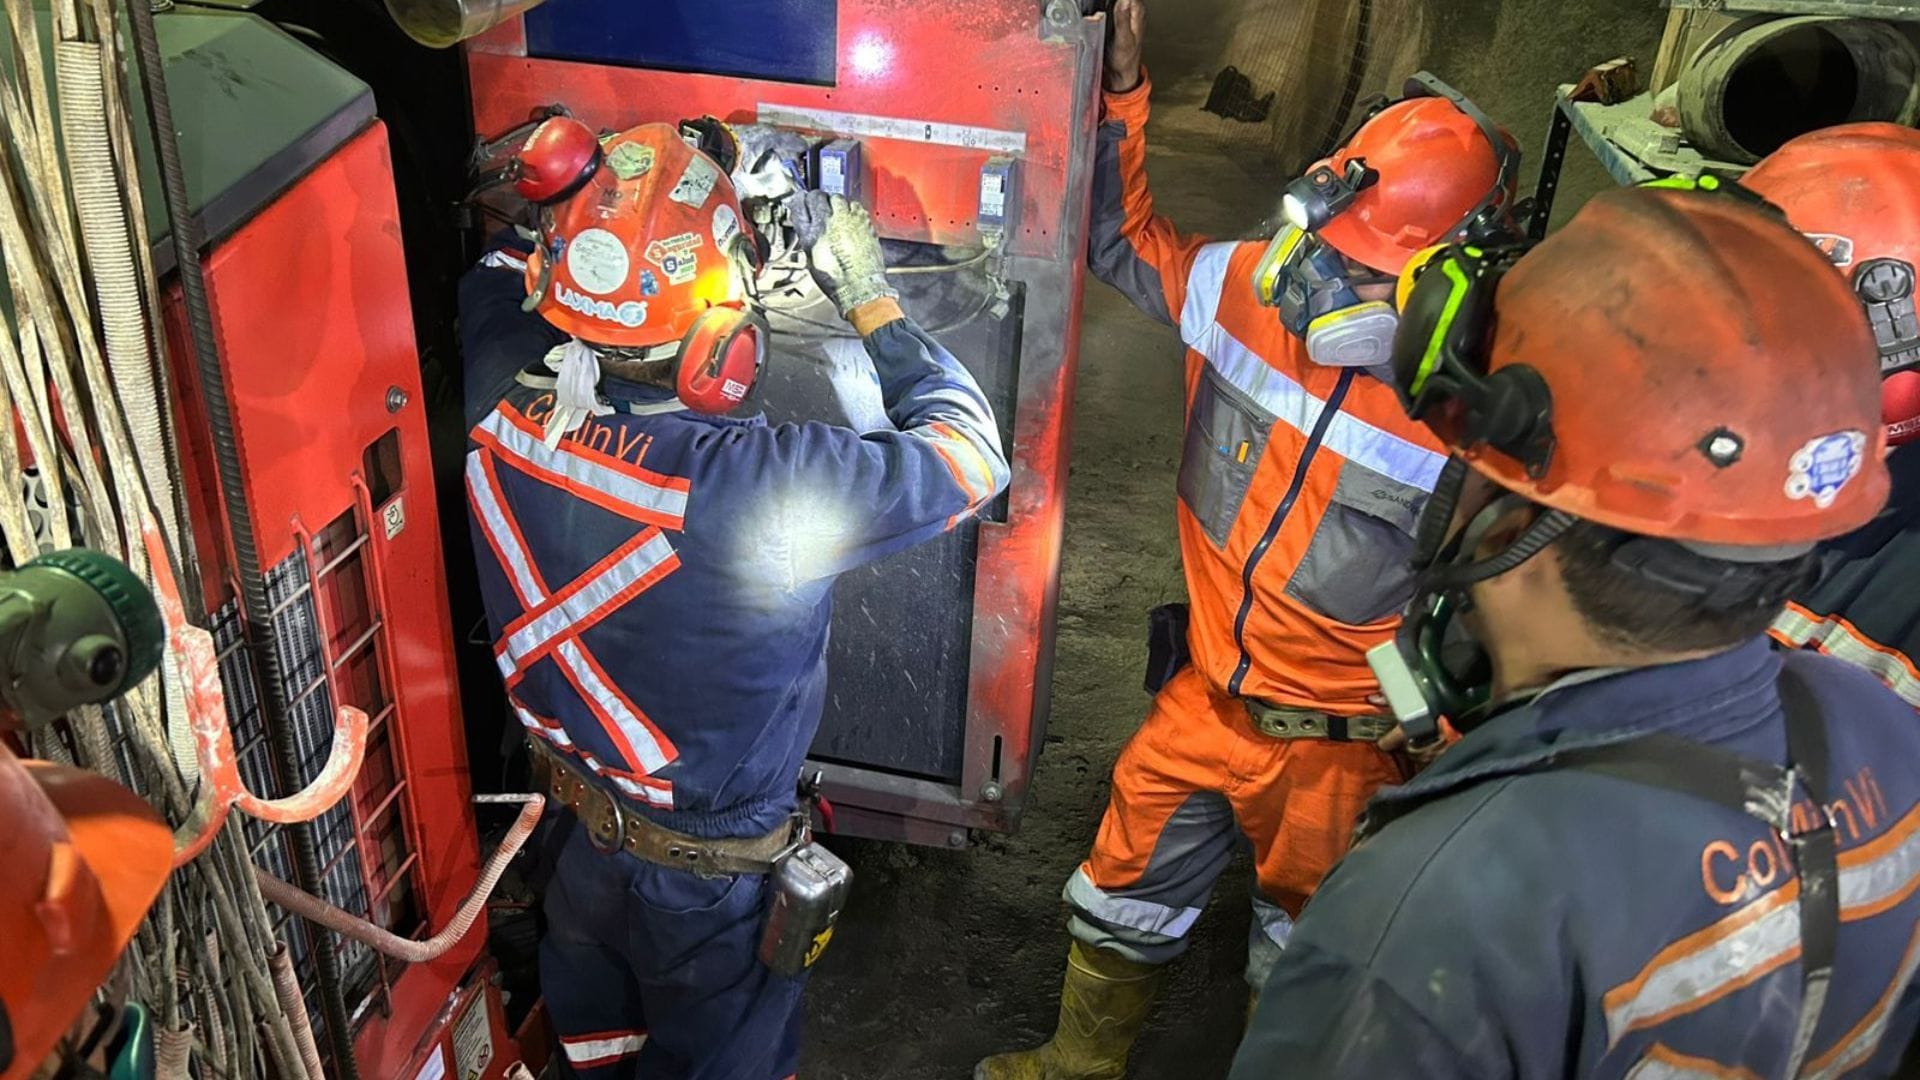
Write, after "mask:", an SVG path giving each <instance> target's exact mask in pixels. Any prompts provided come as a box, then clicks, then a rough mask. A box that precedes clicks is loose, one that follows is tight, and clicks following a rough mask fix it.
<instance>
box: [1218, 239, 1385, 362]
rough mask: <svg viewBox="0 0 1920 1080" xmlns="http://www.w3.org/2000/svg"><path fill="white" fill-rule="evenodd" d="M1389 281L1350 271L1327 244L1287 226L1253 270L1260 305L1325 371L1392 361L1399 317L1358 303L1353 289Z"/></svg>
mask: <svg viewBox="0 0 1920 1080" xmlns="http://www.w3.org/2000/svg"><path fill="white" fill-rule="evenodd" d="M1394 280H1395V279H1394V278H1393V277H1390V276H1386V275H1376V274H1372V273H1369V272H1366V271H1364V270H1362V271H1359V272H1356V271H1355V269H1353V268H1350V267H1349V265H1348V263H1347V260H1346V258H1345V257H1344V256H1342V255H1341V254H1340V253H1339V252H1338V251H1335V250H1334V249H1333V247H1332V245H1330V244H1328V243H1327V242H1326V241H1324V240H1322V239H1320V238H1319V237H1317V236H1315V235H1314V234H1312V233H1310V232H1308V231H1306V230H1305V229H1302V228H1300V227H1299V226H1297V225H1295V224H1293V223H1292V222H1287V223H1286V224H1283V225H1281V226H1280V232H1279V233H1278V234H1277V235H1276V236H1274V238H1273V243H1272V244H1269V245H1268V246H1267V253H1266V254H1265V255H1264V256H1262V257H1261V260H1260V265H1259V266H1258V267H1257V268H1256V269H1255V270H1254V290H1255V292H1256V293H1257V294H1258V296H1259V298H1260V302H1261V303H1262V304H1265V305H1267V306H1268V307H1275V308H1279V309H1280V322H1281V325H1283V326H1285V327H1286V328H1287V330H1288V331H1290V332H1291V333H1293V334H1295V335H1296V336H1298V337H1299V338H1300V339H1301V340H1302V341H1304V342H1306V345H1307V355H1308V356H1309V357H1310V358H1311V359H1312V360H1313V362H1314V363H1316V364H1324V365H1326V366H1328V367H1376V366H1379V365H1381V364H1385V363H1387V361H1388V360H1389V359H1390V358H1391V357H1392V355H1393V335H1394V331H1395V330H1397V329H1398V328H1399V326H1400V316H1399V315H1398V314H1397V313H1396V312H1395V311H1394V308H1393V305H1392V304H1391V303H1389V302H1387V301H1385V300H1371V301H1363V300H1361V299H1360V296H1359V293H1357V292H1356V291H1355V290H1356V288H1358V287H1360V286H1365V285H1390V284H1392V283H1393V282H1394Z"/></svg>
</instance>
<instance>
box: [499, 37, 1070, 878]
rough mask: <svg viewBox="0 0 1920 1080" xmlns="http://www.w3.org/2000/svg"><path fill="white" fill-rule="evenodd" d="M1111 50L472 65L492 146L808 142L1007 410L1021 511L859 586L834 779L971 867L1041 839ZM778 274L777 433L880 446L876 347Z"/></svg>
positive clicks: (838, 639) (811, 42) (840, 631)
mask: <svg viewBox="0 0 1920 1080" xmlns="http://www.w3.org/2000/svg"><path fill="white" fill-rule="evenodd" d="M1102 30H1103V27H1102V23H1101V21H1100V20H1098V19H1086V18H1083V17H1082V16H1081V13H1080V8H1079V5H1078V4H1077V3H1076V2H1074V0H1058V2H1055V3H1053V4H1044V3H1041V2H1039V0H983V2H979V3H972V4H967V5H963V6H962V5H915V4H902V3H899V2H897V0H781V2H777V3H776V2H748V0H743V2H740V3H729V4H721V5H715V4H712V3H702V2H698V0H659V2H655V3H649V4H646V5H634V4H631V3H630V2H628V0H548V2H547V3H545V4H543V5H541V6H539V7H537V8H535V9H533V10H532V11H530V12H528V13H527V14H525V15H523V16H521V17H519V18H517V19H515V20H512V21H510V22H508V23H506V24H504V25H502V26H501V27H499V28H497V29H496V30H494V31H492V32H490V33H489V34H488V35H486V36H484V37H482V38H480V39H478V40H476V41H474V42H472V43H470V44H469V47H468V48H469V53H468V65H469V71H470V74H471V81H472V86H473V98H474V121H475V127H476V129H477V130H479V131H497V130H504V129H506V128H508V127H511V126H513V125H514V124H516V123H519V122H521V121H523V120H524V119H525V118H526V117H527V115H528V114H529V112H530V111H531V110H532V109H534V108H536V107H538V106H542V105H546V104H549V103H552V102H555V101H564V102H565V103H566V104H567V105H568V106H569V107H570V108H572V109H573V111H574V112H575V114H576V115H578V116H580V118H581V119H583V120H584V121H586V122H587V123H588V124H590V125H593V126H596V127H604V128H610V129H618V128H625V127H628V126H631V125H634V124H637V123H642V122H647V121H658V120H667V121H675V120H680V119H684V118H688V117H695V116H700V115H707V114H710V115H714V116H718V117H720V118H722V119H724V120H727V121H730V122H740V123H763V124H773V125H777V126H781V127H786V128H789V129H792V130H794V131H796V132H798V133H800V134H802V135H804V136H806V137H807V138H808V140H809V141H810V142H811V143H812V144H813V145H814V147H815V148H816V149H815V153H814V154H813V156H812V157H811V158H810V160H809V170H808V171H809V176H808V183H809V184H810V185H811V186H815V187H820V188H824V189H827V190H831V191H835V192H836V193H841V194H846V195H848V196H849V197H852V198H857V199H859V200H860V201H862V202H864V203H865V204H866V205H867V206H868V208H869V209H871V210H872V212H873V215H874V219H875V221H876V223H877V224H878V226H879V229H880V232H881V235H882V238H883V240H884V241H885V242H886V243H887V245H888V248H889V257H890V263H891V264H892V265H893V266H894V267H895V268H896V269H900V268H909V269H910V272H909V273H905V274H899V275H897V276H896V279H895V284H896V285H897V286H898V287H899V288H900V290H901V293H902V301H903V303H904V305H905V306H906V308H907V310H908V311H909V312H910V313H911V314H912V315H913V316H914V318H915V319H916V320H917V321H918V322H920V324H921V325H922V326H925V327H927V328H928V329H930V330H932V331H934V333H935V336H937V337H938V338H939V339H940V340H941V341H942V342H943V343H945V344H946V345H947V346H948V348H950V349H951V350H952V351H953V353H954V354H955V355H956V356H958V357H960V359H961V360H962V361H963V362H964V363H966V364H967V366H968V367H969V369H970V370H972V372H973V373H974V375H975V376H976V377H977V378H978V379H979V381H980V384H981V386H982V387H983V388H984V389H985V391H986V393H987V395H988V397H989V399H990V400H991V402H992V404H993V407H994V410H995V413H996V415H997V417H998V418H999V420H1000V424H1001V437H1002V439H1003V440H1004V444H1005V445H1006V446H1007V447H1008V448H1009V456H1010V458H1011V460H1012V463H1013V480H1012V485H1011V487H1010V490H1009V492H1008V494H1007V495H1005V496H1002V497H1001V498H1000V499H999V500H997V501H996V502H995V503H993V504H991V505H989V506H988V507H987V508H986V509H985V510H984V511H983V512H982V513H981V515H980V516H979V518H978V519H977V520H974V521H970V522H967V523H965V524H963V525H962V526H961V527H959V528H957V529H956V530H954V531H953V532H952V533H950V534H948V535H946V536H943V537H941V538H940V539H938V540H936V541H933V542H931V543H928V544H926V545H924V546H922V547H920V548H916V549H914V550H911V551H908V552H904V553H902V554H900V555H897V556H895V557H894V558H892V559H889V560H887V561H886V562H884V563H881V564H879V565H876V566H873V567H869V568H866V569H863V570H858V571H855V572H853V573H851V574H848V575H846V576H845V577H844V578H842V579H841V581H840V583H839V585H838V586H837V588H836V592H835V615H834V624H833V639H832V646H831V653H830V656H829V680H830V685H829V689H828V695H827V704H826V713H825V716H824V718H823V721H822V724H821V729H820V734H819V737H818V739H817V740H816V742H815V744H814V747H813V760H814V762H815V763H816V764H817V765H818V766H819V767H820V768H821V769H822V770H823V772H824V773H825V775H826V779H827V794H828V795H829V797H830V798H831V799H832V800H833V802H834V804H835V806H836V808H837V813H836V815H835V816H836V822H835V824H836V827H837V828H838V829H839V830H840V831H842V832H853V833H858V834H862V835H873V836H884V837H890V838H900V839H908V840H914V841H918V842H924V843H939V844H947V843H953V842H955V841H956V840H959V841H964V837H965V830H966V829H968V828H985V829H993V830H1003V831H1004V830H1011V829H1012V828H1013V827H1014V826H1015V824H1016V823H1017V821H1018V818H1019V813H1020V808H1021V805H1022V803H1023V801H1024V799H1025V795H1026V792H1027V787H1028V781H1029V778H1030V776H1031V773H1032V768H1033V763H1034V758H1035V756H1036V755H1037V753H1038V750H1039V747H1040V745H1041V743H1042V741H1043V735H1044V731H1045V726H1046V710H1047V688H1048V681H1049V677H1050V668H1051V664H1052V649H1053V614H1054V602H1055V596H1056V593H1057V590H1058V583H1059V550H1060V536H1061V524H1062V511H1063V506H1062V501H1063V498H1064V494H1065V481H1066V463H1067V450H1068V447H1067V432H1066V428H1067V424H1066V419H1067V409H1068V407H1069V404H1070V402H1071V400H1072V388H1073V373H1074V366H1075V360H1076V349H1077V345H1078V320H1079V310H1080V308H1079V297H1080V291H1081V285H1082V281H1083V276H1084V265H1085V257H1084V253H1085V251H1086V242H1087V241H1086V230H1087V209H1088V192H1089V188H1090V181H1091V165H1092V149H1093V129H1094V124H1095V122H1096V119H1097V98H1096V91H1097V86H1098V82H1097V79H1098V71H1099V60H1100V43H1101V38H1102ZM781 265H782V264H781V260H780V258H779V256H778V253H776V257H775V260H774V267H773V269H772V270H771V271H770V275H771V280H765V279H763V282H762V287H763V289H764V290H765V292H764V294H763V299H764V300H765V301H766V305H767V307H768V309H769V311H770V314H769V319H770V322H771V323H772V327H773V329H774V331H775V335H776V336H775V351H774V354H773V359H772V362H771V363H770V365H769V370H768V373H767V376H766V381H765V385H764V389H763V391H762V400H763V403H764V405H765V408H766V410H767V413H768V417H769V419H770V420H772V421H774V422H780V421H783V420H826V421H830V422H833V423H839V424H847V425H851V426H854V427H867V426H872V425H874V424H876V423H884V422H885V421H884V418H883V417H878V418H876V417H875V416H874V415H873V413H874V409H873V407H872V406H873V404H874V403H870V402H862V401H860V400H858V399H857V396H854V397H850V396H849V395H848V394H847V393H846V392H845V389H844V387H843V385H842V384H840V383H837V382H836V381H835V380H834V379H833V378H832V374H833V372H834V371H835V369H836V367H837V366H840V365H844V364H846V363H849V362H851V358H849V357H848V356H847V350H854V351H855V352H856V353H857V351H858V350H859V348H860V345H859V342H858V340H857V339H856V338H853V337H852V336H851V334H850V332H849V331H848V330H847V329H846V327H845V326H844V324H842V323H840V322H839V320H838V319H837V318H835V317H834V315H833V312H832V309H831V308H830V307H827V306H825V305H824V304H819V303H817V297H813V296H809V295H808V293H809V287H807V286H806V285H805V283H804V279H805V276H806V275H805V273H804V271H803V270H801V269H799V266H798V263H797V262H794V263H792V264H791V269H792V271H793V272H794V273H796V274H797V275H798V276H797V278H795V279H794V280H793V283H792V285H791V287H787V286H785V285H783V283H782V281H781V280H780V276H779V275H780V270H781ZM809 305H811V306H809Z"/></svg>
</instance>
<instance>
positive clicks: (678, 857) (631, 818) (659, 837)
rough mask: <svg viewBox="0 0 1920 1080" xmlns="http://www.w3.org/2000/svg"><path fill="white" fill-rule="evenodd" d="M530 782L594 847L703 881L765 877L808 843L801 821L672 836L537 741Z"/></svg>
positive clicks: (533, 745) (533, 741) (635, 806)
mask: <svg viewBox="0 0 1920 1080" xmlns="http://www.w3.org/2000/svg"><path fill="white" fill-rule="evenodd" d="M527 745H528V746H529V748H530V750H531V761H532V764H533V778H534V781H535V783H536V784H537V785H538V786H539V787H541V788H542V789H544V790H545V791H546V792H547V793H548V794H549V795H551V796H552V797H553V800H554V801H555V802H556V803H559V804H560V805H561V806H564V807H566V808H567V809H568V810H571V811H573V814H574V816H575V817H577V818H579V819H580V823H581V824H582V825H585V826H586V828H587V838H588V839H589V840H590V841H592V843H593V846H594V847H595V848H598V849H599V850H600V851H603V852H605V853H607V854H612V853H614V852H616V851H624V852H626V853H627V854H629V855H632V856H633V857H634V858H636V859H645V860H646V861H647V862H650V863H658V864H659V865H661V866H667V867H672V868H673V869H675V870H684V871H686V872H687V873H690V874H698V875H699V876H701V877H731V876H735V875H739V874H765V873H768V872H770V871H771V870H772V869H773V865H774V863H776V862H778V861H779V860H780V858H781V857H782V856H783V855H786V854H787V853H788V852H790V851H792V850H793V849H794V848H795V847H797V846H799V845H800V844H803V843H805V842H806V839H807V827H806V822H805V819H803V818H800V817H795V818H794V820H793V821H791V822H789V823H788V824H786V825H783V826H781V827H780V828H778V829H775V830H774V831H773V832H770V833H768V834H767V835H765V836H761V837H749V838H744V839H736V838H728V839H724V840H708V839H702V838H700V837H696V836H687V835H685V834H684V833H677V832H674V831H673V830H672V829H669V828H667V827H665V826H664V825H659V824H656V823H655V822H653V821H650V820H648V819H647V818H646V817H644V816H643V815H642V814H641V813H640V811H639V809H638V804H637V803H633V802H631V801H629V800H628V799H626V798H623V797H622V796H620V795H616V794H614V793H613V792H611V791H608V790H607V789H606V788H604V787H602V786H601V785H600V783H599V782H598V781H596V780H594V779H593V778H592V777H590V776H589V775H588V774H587V773H586V772H585V771H584V770H583V769H581V768H580V767H579V766H577V765H575V764H574V763H573V762H571V761H568V760H567V759H566V758H564V757H562V756H561V755H560V754H558V753H556V752H555V751H554V750H553V749H552V748H550V747H548V746H547V745H546V744H545V743H543V742H541V741H540V740H539V739H530V740H528V744H527Z"/></svg>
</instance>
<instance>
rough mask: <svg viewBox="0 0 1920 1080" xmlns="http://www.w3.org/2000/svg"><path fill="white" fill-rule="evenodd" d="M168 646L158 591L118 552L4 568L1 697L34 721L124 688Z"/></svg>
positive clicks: (67, 555) (69, 553)
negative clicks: (8, 570)
mask: <svg viewBox="0 0 1920 1080" xmlns="http://www.w3.org/2000/svg"><path fill="white" fill-rule="evenodd" d="M165 646H166V630H165V628H164V625H163V624H162V623H161V620H160V608H159V606H158V605H157V604H155V603H154V599H153V593H152V592H151V591H150V590H149V589H148V588H147V586H146V583H145V582H142V581H141V580H140V579H139V578H138V577H136V576H134V573H133V571H131V570H129V569H128V568H127V567H126V565H125V564H124V563H122V562H120V561H119V560H117V559H114V558H112V557H111V556H108V555H105V554H102V553H101V552H98V551H92V550H88V549H85V548H72V549H69V550H66V551H56V552H53V553H52V554H49V555H42V556H41V557H39V558H37V559H35V560H33V561H32V562H29V563H28V564H26V565H25V566H23V567H21V568H20V569H18V570H15V571H13V572H11V573H3V574H0V704H4V705H5V706H6V708H7V710H8V711H9V712H10V713H12V714H14V716H15V717H17V718H18V720H19V721H20V722H22V723H25V724H26V725H27V726H28V727H36V726H39V725H41V724H45V723H46V722H48V721H50V720H52V719H53V718H54V717H57V716H59V715H61V714H62V713H65V712H68V711H69V710H71V709H73V708H75V707H77V706H80V705H91V704H98V703H100V702H105V701H110V700H112V699H114V698H116V697H119V696H120V695H121V694H124V693H126V692H127V691H128V690H130V689H132V688H133V687H134V686H135V685H137V684H138V683H139V682H140V681H141V680H142V679H144V678H146V677H147V676H148V675H151V674H153V670H154V669H155V668H156V667H159V666H160V656H161V651H162V650H163V649H164V648H165Z"/></svg>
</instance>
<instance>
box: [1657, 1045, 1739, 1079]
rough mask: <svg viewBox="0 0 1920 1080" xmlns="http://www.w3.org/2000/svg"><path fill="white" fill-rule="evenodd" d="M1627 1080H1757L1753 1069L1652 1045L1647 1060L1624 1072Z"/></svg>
mask: <svg viewBox="0 0 1920 1080" xmlns="http://www.w3.org/2000/svg"><path fill="white" fill-rule="evenodd" d="M1627 1080H1760V1076H1759V1075H1758V1074H1757V1073H1755V1072H1754V1071H1753V1070H1752V1069H1745V1068H1741V1067H1740V1066H1737V1065H1722V1064H1721V1063H1719V1062H1717V1061H1710V1060H1708V1059H1707V1058H1699V1057H1692V1056H1690V1055H1687V1054H1682V1053H1680V1052H1679V1051H1677V1050H1673V1049H1670V1048H1669V1047H1667V1046H1665V1045H1663V1044H1660V1043H1654V1044H1653V1048H1652V1049H1650V1050H1648V1051H1647V1056H1646V1057H1643V1058H1641V1059H1640V1062H1639V1064H1637V1065H1635V1066H1634V1067H1633V1068H1632V1069H1629V1070H1628V1071H1627Z"/></svg>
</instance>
